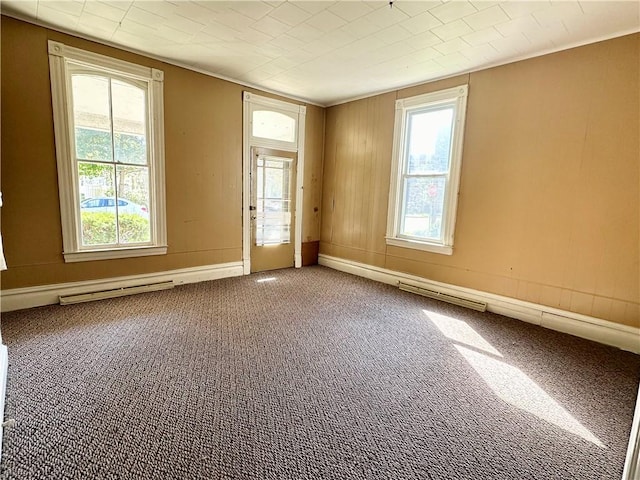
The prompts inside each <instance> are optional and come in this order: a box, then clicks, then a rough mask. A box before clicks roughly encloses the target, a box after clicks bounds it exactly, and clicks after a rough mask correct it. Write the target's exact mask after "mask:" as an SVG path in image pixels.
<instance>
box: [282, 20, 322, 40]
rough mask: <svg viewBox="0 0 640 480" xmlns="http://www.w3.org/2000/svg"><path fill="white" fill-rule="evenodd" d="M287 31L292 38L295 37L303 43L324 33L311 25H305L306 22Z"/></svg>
mask: <svg viewBox="0 0 640 480" xmlns="http://www.w3.org/2000/svg"><path fill="white" fill-rule="evenodd" d="M287 33H288V34H289V35H290V36H292V37H293V38H297V39H298V40H300V41H302V42H305V43H307V42H313V41H314V40H317V39H319V38H320V37H322V36H323V35H324V32H323V31H322V30H318V29H317V28H315V27H312V26H311V25H307V24H306V23H303V24H301V25H298V26H297V27H293V28H292V29H291V30H289V31H288V32H287Z"/></svg>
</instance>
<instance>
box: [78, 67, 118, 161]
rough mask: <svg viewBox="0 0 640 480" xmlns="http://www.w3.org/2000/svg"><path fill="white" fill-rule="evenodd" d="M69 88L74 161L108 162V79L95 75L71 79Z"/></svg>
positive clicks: (109, 133) (109, 153) (109, 156)
mask: <svg viewBox="0 0 640 480" xmlns="http://www.w3.org/2000/svg"><path fill="white" fill-rule="evenodd" d="M71 84H72V90H73V121H74V124H75V132H74V133H75V140H76V158H78V159H84V160H103V161H110V160H111V159H112V158H113V157H112V148H111V119H110V115H109V79H108V78H106V77H98V76H94V75H73V76H72V77H71Z"/></svg>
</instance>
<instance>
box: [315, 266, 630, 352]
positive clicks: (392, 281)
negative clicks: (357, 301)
mask: <svg viewBox="0 0 640 480" xmlns="http://www.w3.org/2000/svg"><path fill="white" fill-rule="evenodd" d="M318 263H319V264H320V265H324V266H326V267H329V268H333V269H335V270H340V271H342V272H346V273H351V274H353V275H358V276H360V277H365V278H368V279H371V280H376V281H378V282H382V283H387V284H389V285H397V284H398V282H399V281H402V282H404V283H409V284H413V285H415V286H418V287H422V288H429V289H431V290H436V291H438V292H441V293H444V294H447V295H458V296H463V297H466V298H469V299H470V300H475V301H478V302H486V303H487V310H488V311H490V312H493V313H498V314H500V315H504V316H506V317H511V318H515V319H518V320H523V321H525V322H529V323H533V324H536V325H540V326H542V327H546V328H550V329H552V330H557V331H559V332H564V333H569V334H571V335H575V336H577V337H581V338H586V339H588V340H593V341H596V342H599V343H603V344H605V345H612V346H614V347H618V348H620V349H622V350H627V351H629V352H634V353H640V328H634V327H629V326H626V325H620V324H617V323H614V322H609V321H607V320H601V319H599V318H595V317H589V316H587V315H582V314H579V313H574V312H568V311H565V310H560V309H558V308H553V307H548V306H546V305H539V304H536V303H531V302H525V301H523V300H518V299H515V298H510V297H504V296H502V295H495V294H493V293H487V292H482V291H480V290H473V289H471V288H465V287H458V286H456V285H450V284H446V283H441V282H435V281H433V280H427V279H425V278H422V277H418V276H415V275H409V274H406V273H401V272H396V271H393V270H387V269H386V268H380V267H374V266H371V265H367V264H364V263H359V262H353V261H351V260H344V259H342V258H337V257H331V256H329V255H324V254H320V255H319V256H318Z"/></svg>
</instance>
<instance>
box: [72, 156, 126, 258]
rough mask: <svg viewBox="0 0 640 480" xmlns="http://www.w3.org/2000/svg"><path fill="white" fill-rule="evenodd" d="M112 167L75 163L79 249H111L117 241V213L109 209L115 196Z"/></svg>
mask: <svg viewBox="0 0 640 480" xmlns="http://www.w3.org/2000/svg"><path fill="white" fill-rule="evenodd" d="M114 179H115V178H114V167H113V165H104V164H100V163H91V162H78V184H79V189H80V217H81V222H82V245H83V246H91V245H112V244H115V243H116V242H117V238H116V209H115V205H113V206H111V207H109V206H108V203H109V200H112V201H113V196H114V195H115V181H114Z"/></svg>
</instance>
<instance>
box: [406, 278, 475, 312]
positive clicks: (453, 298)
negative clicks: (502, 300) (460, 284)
mask: <svg viewBox="0 0 640 480" xmlns="http://www.w3.org/2000/svg"><path fill="white" fill-rule="evenodd" d="M398 288H399V289H400V290H404V291H405V292H411V293H416V294H418V295H422V296H423V297H429V298H433V299H434V300H441V301H443V302H447V303H452V304H454V305H459V306H461V307H467V308H470V309H472V310H478V311H479V312H484V311H486V310H487V304H486V302H477V301H476V300H471V299H469V298H464V297H458V296H457V295H449V294H448V293H442V292H438V291H437V290H431V289H429V288H424V287H416V286H415V285H409V284H408V283H402V282H398Z"/></svg>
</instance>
